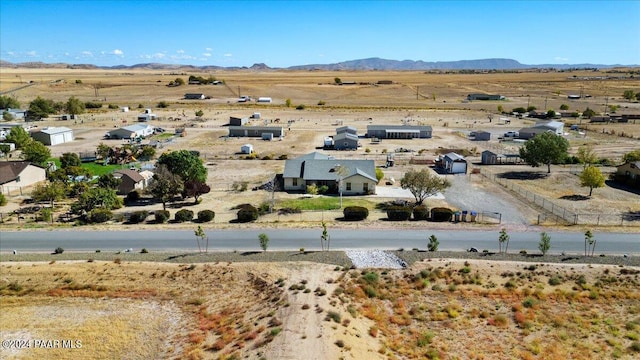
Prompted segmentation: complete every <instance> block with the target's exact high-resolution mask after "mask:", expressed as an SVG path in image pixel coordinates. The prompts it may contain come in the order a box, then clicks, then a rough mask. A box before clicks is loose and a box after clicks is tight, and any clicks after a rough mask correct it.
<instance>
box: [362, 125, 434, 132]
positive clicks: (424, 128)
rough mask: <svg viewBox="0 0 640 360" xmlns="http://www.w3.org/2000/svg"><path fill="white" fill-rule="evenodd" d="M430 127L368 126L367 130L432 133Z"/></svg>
mask: <svg viewBox="0 0 640 360" xmlns="http://www.w3.org/2000/svg"><path fill="white" fill-rule="evenodd" d="M431 129H432V128H431V126H429V125H367V130H418V131H431Z"/></svg>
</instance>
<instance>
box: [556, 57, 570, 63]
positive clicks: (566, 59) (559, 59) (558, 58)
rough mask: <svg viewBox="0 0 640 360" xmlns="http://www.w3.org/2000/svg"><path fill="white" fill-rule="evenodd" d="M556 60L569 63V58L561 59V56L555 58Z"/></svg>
mask: <svg viewBox="0 0 640 360" xmlns="http://www.w3.org/2000/svg"><path fill="white" fill-rule="evenodd" d="M554 60H555V61H565V62H566V61H569V58H566V57H561V56H556V57H555V58H554Z"/></svg>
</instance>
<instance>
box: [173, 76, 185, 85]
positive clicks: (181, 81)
mask: <svg viewBox="0 0 640 360" xmlns="http://www.w3.org/2000/svg"><path fill="white" fill-rule="evenodd" d="M173 83H174V84H176V86H181V85H184V79H183V78H176V79H175V80H174V81H173Z"/></svg>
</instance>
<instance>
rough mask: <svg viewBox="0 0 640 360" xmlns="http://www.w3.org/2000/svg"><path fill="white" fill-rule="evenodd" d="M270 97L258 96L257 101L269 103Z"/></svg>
mask: <svg viewBox="0 0 640 360" xmlns="http://www.w3.org/2000/svg"><path fill="white" fill-rule="evenodd" d="M271 101H272V100H271V98H270V97H259V98H258V102H259V103H271Z"/></svg>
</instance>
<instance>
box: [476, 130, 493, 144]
mask: <svg viewBox="0 0 640 360" xmlns="http://www.w3.org/2000/svg"><path fill="white" fill-rule="evenodd" d="M473 140H475V141H489V140H491V133H490V132H488V131H483V130H480V131H476V136H475V137H474V139H473Z"/></svg>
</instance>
